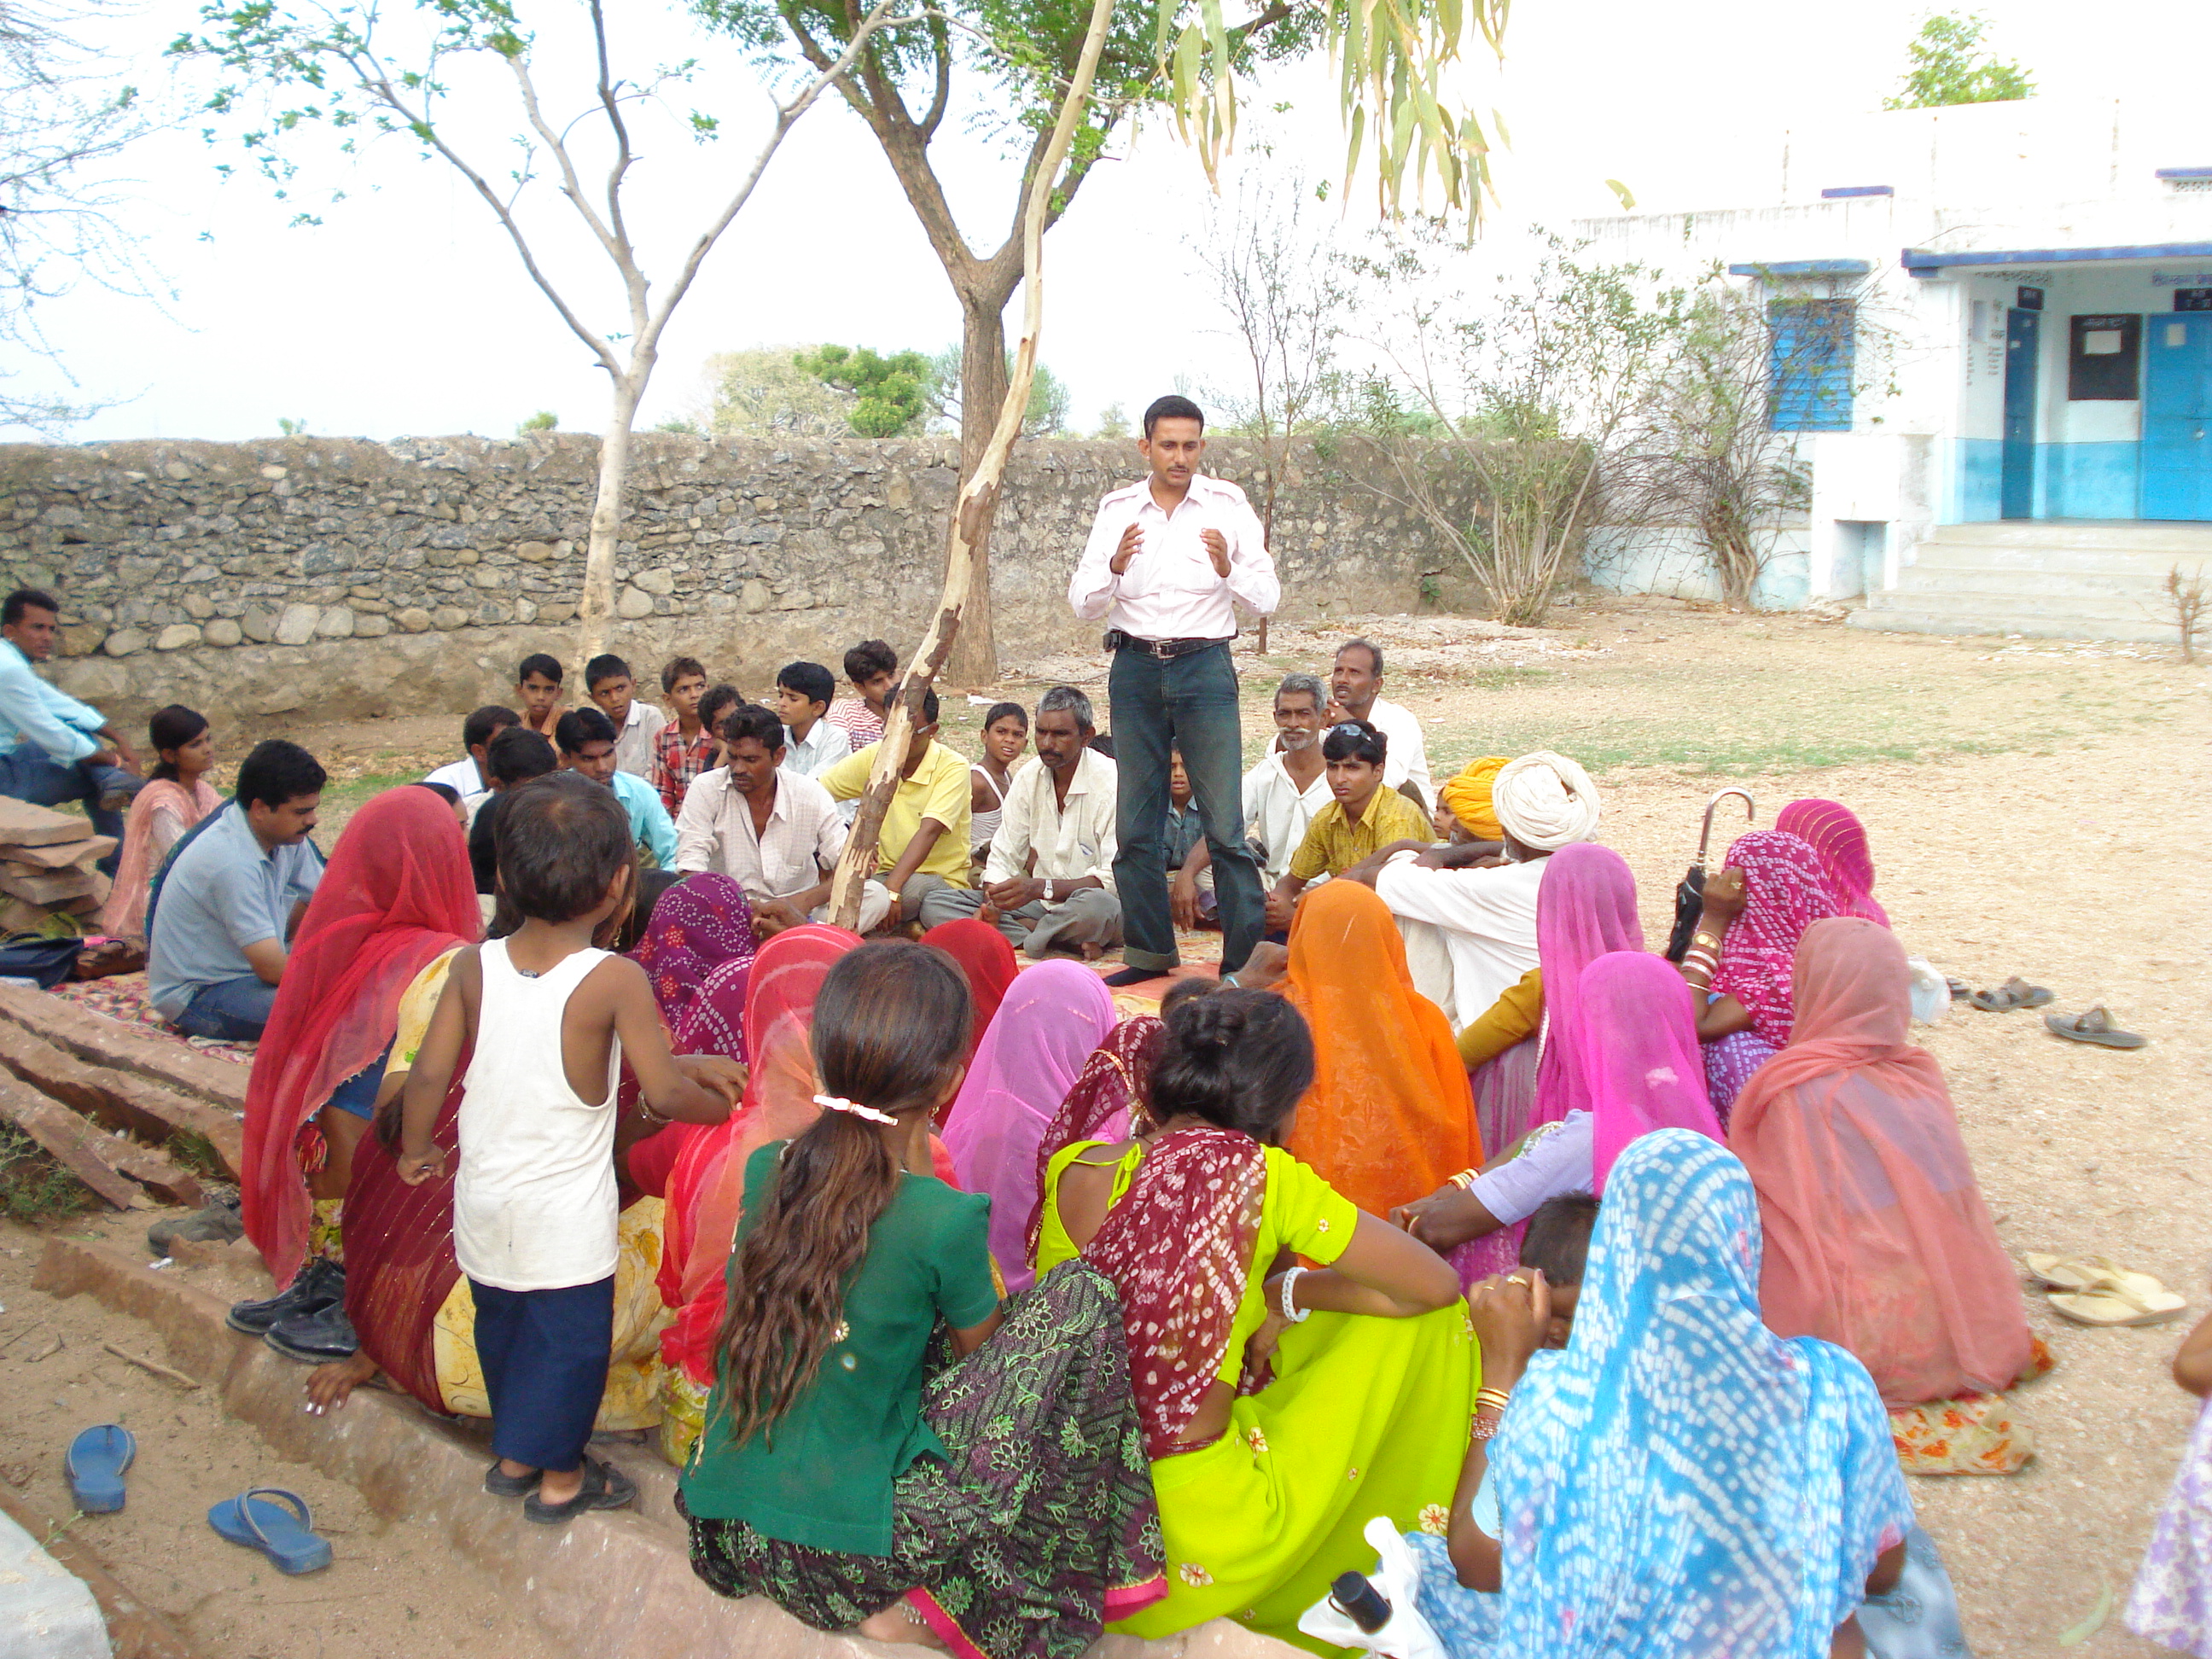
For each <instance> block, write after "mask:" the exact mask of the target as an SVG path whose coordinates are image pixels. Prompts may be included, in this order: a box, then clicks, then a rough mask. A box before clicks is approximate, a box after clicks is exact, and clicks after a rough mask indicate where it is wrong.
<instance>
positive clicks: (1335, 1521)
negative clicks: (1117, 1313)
mask: <svg viewBox="0 0 2212 1659" xmlns="http://www.w3.org/2000/svg"><path fill="white" fill-rule="evenodd" d="M1313 1065H1314V1061H1313V1040H1312V1037H1311V1036H1310V1033H1309V1032H1308V1030H1306V1025H1305V1021H1304V1019H1303V1018H1301V1017H1300V1015H1299V1014H1298V1012H1297V1010H1296V1009H1295V1008H1293V1007H1291V1005H1290V1004H1289V1003H1287V1002H1285V1001H1284V1000H1282V999H1281V998H1279V997H1276V996H1272V995H1269V994H1266V993H1264V992H1258V991H1246V990H1234V989H1232V990H1225V991H1220V992H1217V993H1215V994H1212V995H1211V996H1206V997H1202V998H1199V999H1197V1000H1194V1001H1191V1002H1188V1003H1186V1004H1184V1005H1183V1006H1182V1007H1180V1008H1177V1009H1176V1010H1175V1011H1174V1012H1173V1013H1171V1014H1170V1016H1169V1018H1168V1023H1167V1035H1166V1039H1165V1043H1164V1048H1163V1050H1162V1053H1161V1056H1160V1060H1159V1063H1158V1069H1157V1070H1156V1071H1155V1072H1154V1073H1153V1077H1152V1110H1153V1113H1154V1115H1155V1119H1156V1127H1153V1128H1152V1130H1150V1131H1149V1132H1148V1133H1146V1134H1144V1135H1142V1136H1140V1137H1139V1138H1137V1139H1133V1140H1125V1141H1121V1142H1118V1143H1108V1142H1104V1141H1096V1140H1086V1141H1078V1142H1076V1143H1075V1144H1074V1145H1073V1146H1067V1147H1065V1148H1063V1149H1061V1151H1060V1152H1058V1153H1056V1154H1054V1157H1053V1158H1052V1160H1051V1162H1050V1164H1048V1167H1047V1170H1046V1178H1045V1188H1044V1204H1043V1207H1042V1214H1041V1217H1040V1221H1041V1228H1040V1235H1039V1239H1038V1245H1037V1260H1036V1267H1037V1272H1038V1273H1040V1274H1042V1273H1044V1272H1046V1271H1047V1270H1048V1269H1049V1268H1051V1267H1054V1266H1055V1265H1056V1264H1058V1263H1060V1262H1061V1261H1066V1260H1068V1259H1069V1258H1071V1257H1073V1256H1076V1255H1081V1256H1082V1258H1083V1259H1084V1260H1085V1261H1088V1262H1089V1263H1090V1264H1091V1266H1092V1267H1096V1268H1097V1269H1098V1270H1099V1271H1100V1272H1102V1273H1104V1274H1105V1275H1106V1276H1107V1278H1109V1279H1111V1280H1113V1282H1114V1285H1115V1288H1116V1290H1117V1291H1119V1292H1120V1294H1121V1315H1122V1328H1123V1330H1124V1332H1125V1333H1126V1334H1127V1339H1128V1346H1129V1375H1130V1381H1131V1383H1132V1386H1133V1389H1134V1390H1135V1393H1136V1397H1137V1412H1138V1417H1139V1420H1140V1422H1141V1423H1142V1424H1143V1425H1144V1430H1145V1437H1146V1451H1147V1452H1148V1453H1149V1455H1151V1458H1152V1485H1153V1488H1154V1491H1155V1492H1157V1493H1158V1498H1159V1506H1160V1528H1161V1531H1162V1534H1163V1535H1164V1540H1165V1544H1166V1577H1167V1582H1168V1595H1167V1596H1166V1598H1165V1599H1164V1600H1163V1601H1158V1602H1156V1603H1154V1604H1153V1605H1152V1606H1151V1607H1146V1608H1145V1609H1144V1610H1143V1611H1141V1612H1139V1613H1134V1614H1132V1615H1130V1616H1128V1617H1126V1618H1124V1619H1121V1620H1119V1621H1117V1622H1116V1623H1115V1624H1113V1625H1111V1626H1109V1629H1112V1630H1115V1631H1117V1632H1123V1633H1125V1634H1128V1635H1132V1636H1141V1637H1159V1636H1166V1635H1170V1634H1172V1633H1173V1632H1176V1631H1181V1630H1188V1629H1189V1628H1190V1627H1191V1626H1194V1625H1199V1624H1202V1623H1203V1622H1205V1621H1206V1620H1208V1619H1215V1618H1223V1617H1226V1618H1231V1619H1235V1620H1239V1621H1240V1622H1242V1623H1243V1624H1244V1625H1246V1626H1249V1627H1250V1628H1252V1629H1254V1630H1255V1631H1260V1632H1264V1633H1265V1634H1267V1635H1270V1636H1279V1637H1280V1638H1283V1639H1284V1640H1285V1641H1289V1642H1295V1643H1297V1644H1299V1645H1300V1646H1303V1647H1308V1648H1316V1650H1318V1651H1328V1650H1326V1649H1319V1648H1317V1646H1316V1644H1315V1643H1314V1642H1313V1641H1312V1640H1311V1638H1307V1637H1304V1636H1303V1635H1301V1634H1300V1633H1299V1632H1298V1629H1297V1617H1298V1614H1299V1613H1302V1612H1303V1611H1304V1609H1305V1608H1307V1607H1310V1606H1312V1605H1313V1603H1314V1602H1315V1601H1318V1600H1319V1599H1320V1598H1321V1597H1322V1595H1324V1594H1326V1593H1327V1591H1328V1584H1329V1581H1330V1580H1331V1579H1333V1578H1334V1577H1336V1576H1337V1575H1338V1574H1339V1573H1341V1572H1344V1571H1347V1570H1349V1569H1352V1568H1356V1567H1364V1566H1366V1565H1370V1563H1371V1562H1372V1561H1373V1559H1374V1551H1373V1550H1372V1549H1371V1548H1370V1547H1368V1545H1367V1544H1366V1543H1365V1541H1364V1539H1363V1538H1362V1537H1361V1535H1360V1533H1361V1528H1364V1526H1365V1525H1366V1524H1367V1522H1369V1521H1370V1519H1372V1518H1373V1517H1374V1516H1378V1515H1387V1516H1389V1517H1390V1518H1391V1521H1392V1523H1393V1524H1394V1525H1397V1526H1400V1527H1402V1528H1405V1529H1406V1530H1408V1531H1413V1530H1417V1529H1422V1528H1426V1529H1428V1530H1431V1531H1435V1532H1437V1533H1439V1534H1441V1532H1442V1531H1443V1527H1444V1525H1445V1522H1446V1519H1447V1515H1448V1505H1449V1504H1450V1502H1451V1495H1452V1487H1453V1483H1454V1482H1455V1480H1456V1479H1457V1478H1458V1474H1459V1465H1460V1463H1461V1462H1462V1460H1463V1458H1464V1456H1465V1455H1466V1451H1467V1444H1466V1431H1465V1426H1464V1425H1466V1424H1467V1423H1468V1421H1469V1420H1470V1419H1471V1418H1472V1416H1473V1413H1474V1395H1475V1390H1476V1389H1477V1387H1478V1385H1479V1383H1480V1365H1479V1363H1478V1360H1477V1356H1476V1353H1475V1347H1474V1335H1473V1332H1472V1329H1471V1328H1470V1326H1469V1325H1468V1316H1467V1310H1466V1307H1465V1305H1464V1304H1462V1303H1461V1301H1460V1300H1459V1296H1458V1291H1459V1280H1458V1276H1457V1275H1456V1274H1455V1273H1454V1272H1453V1271H1452V1269H1451V1267H1450V1266H1449V1264H1448V1263H1447V1262H1445V1261H1444V1260H1443V1258H1442V1257H1441V1256H1438V1255H1436V1254H1435V1253H1434V1252H1433V1251H1431V1249H1429V1248H1428V1247H1427V1246H1426V1245H1425V1244H1422V1243H1419V1241H1417V1240H1415V1239H1413V1238H1412V1237H1409V1236H1408V1235H1407V1234H1405V1233H1402V1232H1400V1231H1397V1230H1396V1229H1395V1228H1393V1227H1391V1226H1390V1225H1389V1224H1388V1223H1387V1222H1384V1221H1382V1220H1379V1219H1377V1218H1376V1217H1374V1216H1370V1215H1364V1214H1362V1213H1361V1212H1359V1211H1358V1209H1357V1208H1355V1207H1354V1206H1352V1203H1351V1201H1350V1200H1347V1199H1346V1198H1344V1197H1342V1196H1341V1195H1340V1194H1337V1193H1336V1192H1334V1191H1333V1190H1332V1189H1331V1188H1330V1187H1329V1186H1328V1182H1324V1181H1323V1180H1322V1178H1321V1177H1320V1176H1317V1175H1316V1174H1315V1173H1314V1172H1313V1171H1312V1170H1310V1169H1308V1168H1307V1167H1306V1166H1305V1165H1304V1164H1301V1163H1299V1162H1298V1161H1297V1159H1296V1158H1292V1157H1291V1155H1290V1154H1289V1153H1288V1152H1285V1151H1284V1150H1283V1148H1282V1144H1281V1143H1282V1142H1283V1141H1285V1139H1288V1138H1289V1135H1290V1130H1291V1117H1292V1115H1293V1113H1294V1111H1295V1109H1296V1107H1297V1101H1298V1098H1299V1097H1300V1096H1302V1095H1303V1094H1304V1093H1305V1091H1306V1089H1307V1087H1308V1085H1310V1083H1311V1081H1312V1079H1313ZM1300 1258H1303V1259H1304V1261H1306V1262H1311V1263H1316V1264H1319V1265H1318V1266H1316V1267H1306V1266H1303V1265H1299V1259H1300Z"/></svg>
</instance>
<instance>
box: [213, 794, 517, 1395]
mask: <svg viewBox="0 0 2212 1659" xmlns="http://www.w3.org/2000/svg"><path fill="white" fill-rule="evenodd" d="M477 918H478V913H477V898H476V885H475V883H474V882H473V881H472V880H471V877H470V874H469V854H468V844H467V842H465V840H464V839H463V837H462V835H461V829H460V825H459V823H456V822H455V821H454V817H453V809H452V808H451V807H450V806H448V805H447V804H446V803H445V802H444V801H442V800H441V799H438V797H437V796H436V795H435V794H433V793H431V792H430V791H428V790H427V789H418V788H416V787H413V786H412V785H409V786H407V787H403V788H398V789H391V790H386V792H385V793H383V794H380V795H378V796H376V797H375V798H374V799H372V800H370V801H369V802H368V804H367V805H364V806H362V809H361V810H360V811H358V812H356V813H355V814H354V816H353V819H352V821H351V822H350V823H348V824H347V825H346V828H345V832H344V833H343V835H341V836H339V837H338V842H337V848H336V850H335V851H334V852H333V853H332V854H331V861H330V865H329V866H328V867H327V868H326V869H325V871H324V872H323V878H322V882H321V884H319V886H318V887H317V888H316V890H315V896H314V897H313V900H311V901H310V902H309V903H308V905H307V915H306V916H304V917H303V918H302V919H301V923H300V927H299V931H298V933H296V934H295V937H294V939H293V941H292V947H291V951H290V954H289V957H287V959H286V961H285V964H284V977H283V981H282V982H281V983H280V984H279V985H278V986H277V987H276V1006H275V1007H274V1009H273V1010H272V1011H271V1012H270V1018H269V1027H268V1030H267V1031H266V1032H265V1033H264V1036H263V1037H262V1040H261V1047H260V1049H259V1052H258V1054H256V1055H255V1057H254V1061H253V1069H252V1076H251V1077H250V1078H249V1079H247V1082H246V1152H245V1159H246V1167H245V1169H244V1170H242V1171H241V1172H240V1173H241V1175H242V1176H243V1180H242V1181H241V1182H240V1200H241V1211H242V1214H243V1218H244V1220H245V1223H246V1236H247V1237H249V1238H251V1239H252V1241H253V1243H254V1245H255V1247H256V1248H257V1249H259V1250H260V1252H261V1257H262V1260H263V1261H265V1262H267V1263H268V1265H269V1271H270V1273H271V1274H272V1275H274V1276H275V1278H276V1282H277V1284H278V1285H280V1286H285V1287H287V1289H286V1291H285V1292H284V1293H283V1294H282V1295H279V1296H277V1297H273V1298H271V1299H270V1300H269V1301H267V1302H258V1303H241V1304H239V1305H238V1306H237V1307H236V1308H234V1309H233V1310H231V1316H230V1323H231V1325H232V1327H233V1328H235V1329H238V1330H241V1331H244V1332H246V1334H249V1335H258V1336H263V1337H265V1338H266V1339H267V1340H269V1342H270V1346H273V1347H276V1349H277V1351H278V1352H283V1353H288V1354H290V1355H291V1356H292V1357H293V1358H301V1359H313V1360H320V1359H329V1358H338V1357H342V1356H343V1355H345V1354H348V1353H350V1352H352V1351H353V1348H354V1340H353V1334H352V1332H351V1331H350V1329H349V1328H346V1322H345V1318H344V1315H343V1310H340V1309H339V1307H338V1303H339V1301H340V1300H341V1298H342V1297H343V1294H344V1267H343V1263H344V1259H345V1258H344V1250H343V1236H342V1222H341V1215H342V1212H343V1201H344V1198H345V1194H346V1186H347V1181H348V1178H349V1176H350V1174H351V1171H352V1167H353V1154H354V1150H355V1148H356V1146H358V1145H359V1143H360V1141H361V1139H362V1136H363V1135H364V1134H366V1133H367V1132H368V1121H369V1116H370V1114H371V1112H372V1110H373V1109H374V1104H375V1099H376V1091H377V1086H378V1085H379V1083H380V1081H381V1079H382V1075H383V1072H384V1061H385V1058H386V1054H387V1053H388V1052H389V1050H390V1049H391V1047H392V1034H393V1032H394V1031H395V1030H397V1028H398V1019H399V1001H400V997H401V995H402V994H403V993H404V992H405V990H406V989H407V987H408V985H409V984H410V982H411V981H413V980H414V978H415V976H416V975H417V974H418V973H420V972H421V971H422V969H423V968H425V967H426V966H427V965H428V963H431V962H433V961H435V959H436V958H438V957H441V956H443V955H444V954H446V953H447V951H453V950H456V949H458V948H459V947H460V946H461V945H465V944H468V943H470V942H471V941H473V940H474V939H476V938H477V936H478V935H479V933H481V932H482V928H481V927H480V925H479V922H478V919H477ZM310 1255H313V1261H309V1260H308V1258H309V1256H310ZM303 1267H304V1268H305V1271H302V1269H303Z"/></svg>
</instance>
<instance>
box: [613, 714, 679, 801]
mask: <svg viewBox="0 0 2212 1659" xmlns="http://www.w3.org/2000/svg"><path fill="white" fill-rule="evenodd" d="M667 724H668V716H667V715H665V714H662V713H661V712H660V711H659V709H658V708H654V707H653V705H652V704H651V703H649V702H644V701H643V700H642V699H640V698H636V697H633V698H631V699H630V705H629V714H628V716H627V717H625V718H624V720H623V723H622V729H621V730H620V731H618V732H616V733H615V766H616V768H617V769H618V770H620V771H623V772H627V773H629V775H631V776H632V777H635V778H643V779H645V780H646V781H648V782H650V781H652V778H653V738H656V737H658V736H659V734H660V728H661V727H662V726H665V725H667Z"/></svg>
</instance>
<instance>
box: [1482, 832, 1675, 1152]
mask: <svg viewBox="0 0 2212 1659" xmlns="http://www.w3.org/2000/svg"><path fill="white" fill-rule="evenodd" d="M1643 948H1644V923H1643V922H1642V921H1641V920H1639V919H1638V916H1637V914H1636V878H1635V877H1634V876H1633V875H1632V874H1631V873H1630V872H1629V868H1628V865H1627V863H1626V860H1623V859H1622V858H1621V856H1620V854H1618V853H1616V852H1614V851H1613V849H1612V848H1610V847H1600V846H1599V845H1598V844H1597V843H1596V842H1576V843H1575V844H1574V845H1573V846H1571V847H1562V848H1560V849H1559V851H1558V852H1556V853H1554V854H1552V860H1551V863H1550V865H1549V866H1548V867H1547V869H1546V870H1545V872H1544V879H1543V882H1542V884H1541V885H1540V886H1539V887H1538V888H1537V889H1536V959H1537V963H1538V964H1539V965H1540V966H1541V968H1542V969H1543V970H1544V1032H1543V1054H1542V1057H1541V1059H1540V1060H1538V1061H1537V1063H1536V1102H1535V1104H1534V1107H1533V1108H1532V1109H1530V1111H1529V1114H1528V1121H1527V1122H1526V1123H1522V1124H1510V1123H1509V1124H1505V1125H1503V1126H1501V1127H1503V1128H1504V1130H1505V1131H1506V1132H1507V1138H1506V1139H1504V1140H1502V1141H1500V1142H1499V1143H1498V1145H1497V1146H1490V1145H1489V1143H1488V1142H1485V1143H1484V1146H1485V1148H1486V1151H1487V1152H1489V1153H1490V1155H1491V1156H1492V1157H1495V1156H1497V1154H1498V1153H1499V1152H1504V1151H1505V1150H1506V1148H1507V1147H1508V1146H1511V1145H1512V1144H1513V1142H1514V1141H1516V1140H1518V1139H1520V1138H1521V1137H1522V1135H1523V1134H1525V1133H1528V1131H1529V1130H1530V1129H1533V1128H1534V1127H1536V1126H1537V1125H1538V1124H1540V1123H1556V1122H1558V1121H1559V1120H1560V1119H1561V1118H1563V1117H1565V1115H1567V1114H1568V1113H1569V1112H1571V1111H1573V1110H1575V1109H1577V1108H1581V1109H1584V1110H1587V1109H1589V1103H1590V1100H1589V1085H1587V1084H1585V1083H1584V1082H1583V1078H1582V1066H1581V1045H1580V1042H1579V1040H1578V1039H1577V1036H1576V1035H1575V1033H1576V1031H1577V1029H1578V1027H1579V1024H1580V1015H1579V1012H1578V1011H1577V1000H1578V998H1579V997H1580V995H1581V992H1582V978H1583V969H1585V968H1587V967H1589V965H1590V963H1593V962H1595V961H1596V960H1597V959H1598V958H1599V957H1601V956H1605V955H1607V954H1608V953H1609V952H1612V951H1641V950H1642V949H1643Z"/></svg>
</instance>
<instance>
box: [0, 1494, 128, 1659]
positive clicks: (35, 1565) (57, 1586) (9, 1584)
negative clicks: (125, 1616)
mask: <svg viewBox="0 0 2212 1659" xmlns="http://www.w3.org/2000/svg"><path fill="white" fill-rule="evenodd" d="M112 1651H113V1650H112V1649H111V1648H110V1647H109V1646H108V1643H107V1621H106V1620H105V1619H103V1618H101V1617H100V1603H99V1602H98V1601H94V1599H93V1594H92V1591H91V1590H90V1589H88V1588H87V1587H86V1585H85V1583H84V1581H83V1580H82V1578H79V1577H77V1576H76V1574H74V1573H72V1572H70V1571H69V1570H68V1569H67V1568H65V1567H64V1566H63V1565H61V1563H60V1562H58V1561H57V1560H55V1559H54V1558H53V1557H52V1556H51V1555H49V1554H47V1553H46V1551H45V1550H43V1549H41V1548H40V1547H39V1544H38V1541H37V1540H35V1539H33V1537H32V1536H31V1534H29V1533H27V1532H26V1531H24V1530H23V1528H21V1526H19V1525H18V1524H17V1523H16V1522H15V1518H14V1517H13V1516H6V1515H0V1653H4V1654H6V1655H7V1656H8V1659H109V1656H110V1654H111V1653H112Z"/></svg>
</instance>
